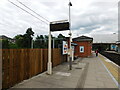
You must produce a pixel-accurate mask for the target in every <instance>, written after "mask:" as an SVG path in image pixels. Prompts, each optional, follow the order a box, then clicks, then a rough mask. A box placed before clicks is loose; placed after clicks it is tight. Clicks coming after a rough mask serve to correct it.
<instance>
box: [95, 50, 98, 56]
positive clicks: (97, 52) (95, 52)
mask: <svg viewBox="0 0 120 90" xmlns="http://www.w3.org/2000/svg"><path fill="white" fill-rule="evenodd" d="M95 53H96V57H97V56H98V49H97V50H96V51H95Z"/></svg>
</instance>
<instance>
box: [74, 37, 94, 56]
mask: <svg viewBox="0 0 120 90" xmlns="http://www.w3.org/2000/svg"><path fill="white" fill-rule="evenodd" d="M92 42H93V38H91V37H87V36H80V37H77V38H73V43H76V44H77V45H76V46H74V56H75V57H89V56H91V52H92Z"/></svg>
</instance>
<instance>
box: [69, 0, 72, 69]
mask: <svg viewBox="0 0 120 90" xmlns="http://www.w3.org/2000/svg"><path fill="white" fill-rule="evenodd" d="M70 6H71V2H70V0H69V23H70V26H69V28H70V32H69V35H70V49H69V50H70V59H69V64H70V67H69V69H70V70H72V50H71V35H72V33H71V12H70Z"/></svg>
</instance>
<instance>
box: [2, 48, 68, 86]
mask: <svg viewBox="0 0 120 90" xmlns="http://www.w3.org/2000/svg"><path fill="white" fill-rule="evenodd" d="M47 61H48V50H47V49H3V50H2V78H3V79H2V87H3V88H9V87H12V86H14V85H15V84H17V83H19V82H21V81H23V80H25V79H29V78H31V77H33V76H35V75H37V74H40V73H42V72H44V71H46V70H47ZM65 61H67V56H66V55H64V56H63V55H61V51H60V49H53V50H52V63H53V67H54V66H56V65H58V64H61V63H62V62H65Z"/></svg>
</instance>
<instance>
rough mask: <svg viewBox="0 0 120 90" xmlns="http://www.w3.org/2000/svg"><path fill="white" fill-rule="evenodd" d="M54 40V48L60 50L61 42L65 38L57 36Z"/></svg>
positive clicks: (60, 35)
mask: <svg viewBox="0 0 120 90" xmlns="http://www.w3.org/2000/svg"><path fill="white" fill-rule="evenodd" d="M55 39H56V40H55V48H62V41H63V40H64V39H65V36H63V35H62V34H59V35H58V36H57V38H55Z"/></svg>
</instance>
